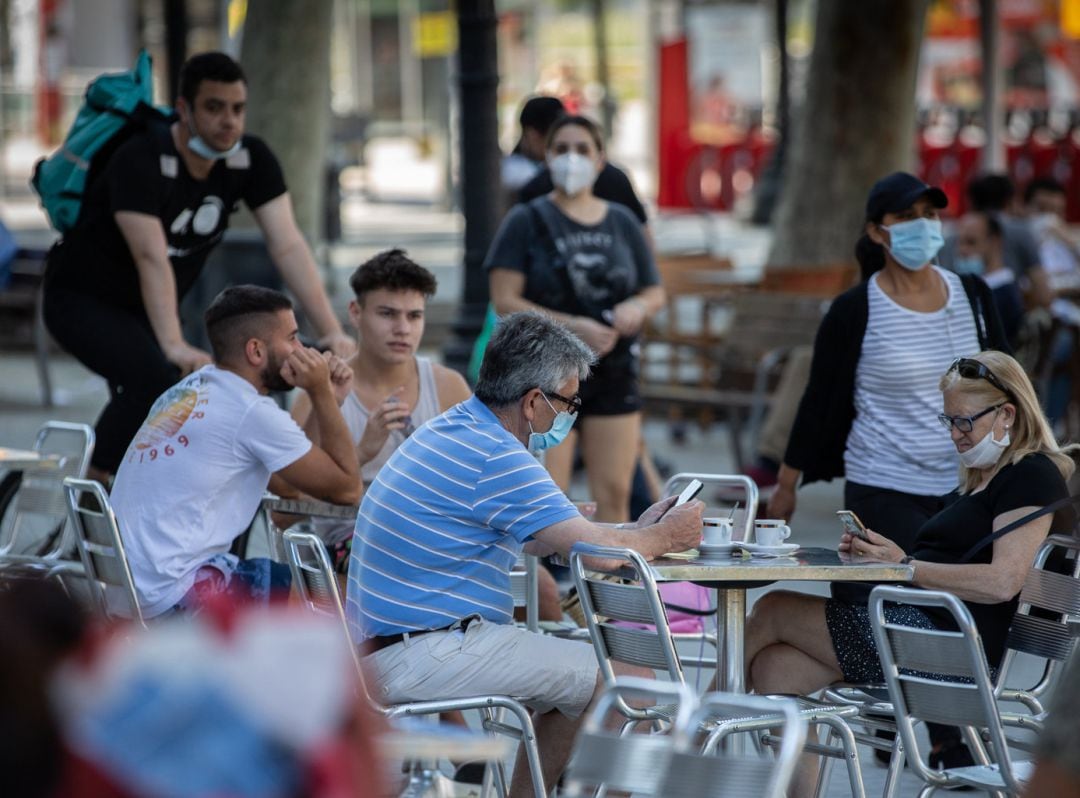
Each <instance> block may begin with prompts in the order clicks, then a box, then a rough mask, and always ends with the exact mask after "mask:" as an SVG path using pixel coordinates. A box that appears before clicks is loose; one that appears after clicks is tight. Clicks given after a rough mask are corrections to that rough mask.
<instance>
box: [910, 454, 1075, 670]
mask: <svg viewBox="0 0 1080 798" xmlns="http://www.w3.org/2000/svg"><path fill="white" fill-rule="evenodd" d="M1068 495H1069V490H1068V487H1067V486H1066V484H1065V479H1064V478H1063V477H1062V476H1061V472H1060V471H1059V470H1058V468H1057V466H1056V465H1054V463H1053V461H1051V460H1050V458H1049V457H1046V456H1045V455H1042V454H1032V455H1028V456H1027V457H1025V458H1024V459H1023V460H1021V461H1020V462H1019V463H1014V464H1012V465H1007V466H1005V467H1004V468H1002V469H1001V470H1000V471H999V472H998V473H997V475H995V476H994V478H993V479H992V480H990V483H989V484H988V485H987V486H986V487H985V488H984V489H983V490H981V491H979V492H978V493H973V494H969V495H963V496H961V495H960V494H959V493H952V494H950V495H949V496H948V497H946V501H947V502H948V504H947V506H946V507H945V509H944V510H942V511H941V512H940V513H938V514H937V515H935V516H933V517H932V518H930V520H928V521H927V522H926V523H925V524H923V525H922V527H920V529H919V532H918V534H917V536H916V538H915V544H914V548H913V550H912V551H911V554H912V555H913V556H914V557H915V559H916V560H924V561H926V562H940V563H957V562H959V561H960V559H961V558H962V557H963V556H964V554H966V553H967V552H968V550H970V549H971V547H972V546H974V545H975V544H976V543H978V542H979V541H981V540H982V539H983V538H985V537H986V536H987V535H990V534H991V533H992V532H993V529H994V519H995V518H996V517H998V516H999V515H1001V514H1002V513H1007V512H1009V511H1010V510H1016V509H1018V508H1021V507H1045V506H1047V505H1049V504H1053V503H1054V502H1056V501H1058V500H1059V499H1064V498H1065V497H1066V496H1068ZM1072 519H1073V514H1072V512H1071V511H1070V510H1068V508H1066V509H1065V510H1059V511H1058V512H1057V513H1056V514H1055V516H1054V521H1053V524H1052V525H1051V528H1050V531H1051V533H1067V532H1069V531H1070V530H1071V528H1072ZM993 554H994V545H993V544H992V543H991V544H989V545H987V546H985V547H984V548H983V549H981V550H980V551H979V552H977V553H976V554H975V555H973V556H972V558H971V560H970V562H972V563H988V562H990V561H991V560H992V559H993ZM916 567H917V566H916ZM964 603H965V604H966V605H967V608H968V609H969V610H970V611H971V615H972V618H973V619H974V620H975V625H976V626H977V627H978V629H979V634H980V635H982V639H983V649H984V650H985V651H986V657H987V660H988V661H989V662H990V663H991V664H996V663H997V662H999V661H1000V660H1001V656H1002V655H1003V654H1004V652H1005V639H1006V637H1007V635H1008V631H1009V625H1010V624H1011V623H1012V617H1013V615H1014V614H1015V612H1016V607H1017V604H1018V601H1017V599H1016V598H1014V599H1012V600H1011V601H1006V602H1002V603H1000V604H977V603H975V602H970V601H966V602H964ZM930 614H931V615H933V616H934V617H935V618H936V619H938V620H941V621H942V623H943V624H944V623H945V622H946V619H947V616H946V615H944V614H935V613H933V612H931V613H930Z"/></svg>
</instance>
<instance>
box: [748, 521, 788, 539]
mask: <svg viewBox="0 0 1080 798" xmlns="http://www.w3.org/2000/svg"><path fill="white" fill-rule="evenodd" d="M790 535H791V527H789V526H788V525H787V524H785V523H784V522H783V521H781V520H779V519H769V518H763V519H761V520H759V521H755V522H754V541H755V542H756V543H757V544H758V545H759V546H779V545H780V544H781V543H783V542H784V541H785V540H787V539H788V537H789V536H790Z"/></svg>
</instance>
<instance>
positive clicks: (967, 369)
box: [945, 357, 1013, 432]
mask: <svg viewBox="0 0 1080 798" xmlns="http://www.w3.org/2000/svg"><path fill="white" fill-rule="evenodd" d="M949 371H955V372H956V373H957V374H959V375H960V376H961V377H963V378H964V379H967V380H986V381H987V382H988V383H990V384H991V385H993V386H994V387H995V388H997V389H998V390H999V391H1001V392H1002V393H1003V394H1005V395H1006V396H1008V397H1009V398H1010V399H1012V398H1013V393H1012V391H1010V390H1009V389H1008V388H1006V387H1005V383H1003V382H1002V381H1001V380H999V379H998V377H997V375H996V374H994V372H992V371H991V370H990V368H989V367H988V366H987V365H986V364H985V363H980V362H979V361H978V360H975V359H973V358H970V357H958V358H956V360H954V361H953V362H952V365H951V366H949ZM945 373H946V374H948V373H949V372H948V371H947V372H945ZM968 431H969V430H964V432H968Z"/></svg>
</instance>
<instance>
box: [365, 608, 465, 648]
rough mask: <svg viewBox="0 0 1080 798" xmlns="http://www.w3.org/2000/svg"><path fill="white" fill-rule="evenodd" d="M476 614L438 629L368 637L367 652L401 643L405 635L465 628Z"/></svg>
mask: <svg viewBox="0 0 1080 798" xmlns="http://www.w3.org/2000/svg"><path fill="white" fill-rule="evenodd" d="M476 618H477V616H475V615H470V616H469V617H468V618H466V619H464V620H462V621H454V622H453V623H452V624H450V625H449V626H442V627H439V628H438V629H418V630H417V631H415V632H398V633H397V634H394V635H378V636H377V637H369V638H368V639H367V646H368V653H369V654H374V653H375V652H376V651H382V650H383V649H384V648H389V647H390V646H393V645H396V644H397V643H402V642H404V641H405V637H406V635H408V637H409V638H410V639H411V638H414V637H420V635H426V634H431V633H432V632H449V631H450V630H451V629H461V630H463V631H464V630H465V629H468V628H469V624H470V623H472V622H473V621H474V620H476Z"/></svg>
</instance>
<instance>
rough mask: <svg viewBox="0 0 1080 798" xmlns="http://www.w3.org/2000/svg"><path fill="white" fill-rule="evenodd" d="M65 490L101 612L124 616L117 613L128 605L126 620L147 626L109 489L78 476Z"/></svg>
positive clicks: (78, 545) (81, 555)
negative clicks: (122, 605) (119, 607)
mask: <svg viewBox="0 0 1080 798" xmlns="http://www.w3.org/2000/svg"><path fill="white" fill-rule="evenodd" d="M63 488H64V495H65V496H66V498H67V510H68V518H69V519H70V520H71V528H72V529H73V530H74V535H75V546H76V548H77V549H78V552H79V559H80V560H82V564H83V571H84V573H85V576H86V583H87V586H88V589H89V591H90V594H91V597H92V600H93V602H94V603H95V604H96V605H97V608H98V611H99V612H100V613H101V614H102V615H105V616H108V615H110V614H117V615H123V614H124V613H123V612H116V610H117V608H118V606H119V605H121V604H126V610H127V615H126V617H130V618H131V619H132V620H134V621H135V622H136V623H138V624H139V625H140V626H144V627H145V626H146V622H145V621H144V620H143V617H142V609H141V608H140V607H139V599H138V596H137V595H136V593H135V581H134V580H133V579H132V577H131V569H130V568H129V567H128V561H127V555H126V554H125V552H124V542H123V539H122V538H121V536H120V528H119V526H118V525H117V523H116V516H115V515H114V514H113V510H112V505H110V504H109V496H108V494H107V493H106V492H105V488H103V487H102V486H101V483H100V482H95V481H93V480H89V479H75V478H74V477H68V478H66V479H65V480H64V482H63Z"/></svg>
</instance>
